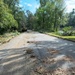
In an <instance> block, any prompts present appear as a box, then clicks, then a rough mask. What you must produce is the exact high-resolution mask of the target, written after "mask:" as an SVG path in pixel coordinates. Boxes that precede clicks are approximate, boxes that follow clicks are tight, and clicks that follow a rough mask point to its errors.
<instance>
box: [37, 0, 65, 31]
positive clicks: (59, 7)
mask: <svg viewBox="0 0 75 75" xmlns="http://www.w3.org/2000/svg"><path fill="white" fill-rule="evenodd" d="M64 10H65V7H64V1H63V0H40V7H39V8H38V9H37V11H36V16H37V17H38V19H37V23H38V28H39V29H43V30H47V31H57V30H58V29H59V28H60V25H61V24H62V23H61V22H62V20H63V15H64Z"/></svg>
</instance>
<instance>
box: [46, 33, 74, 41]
mask: <svg viewBox="0 0 75 75" xmlns="http://www.w3.org/2000/svg"><path fill="white" fill-rule="evenodd" d="M46 34H48V35H51V36H55V37H58V38H62V39H66V40H70V41H74V42H75V36H61V35H58V34H56V33H54V32H53V33H46Z"/></svg>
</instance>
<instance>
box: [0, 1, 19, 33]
mask: <svg viewBox="0 0 75 75" xmlns="http://www.w3.org/2000/svg"><path fill="white" fill-rule="evenodd" d="M0 11H1V12H0V15H1V16H0V32H2V33H3V31H7V30H9V29H10V30H11V28H13V27H14V28H18V24H17V22H16V20H15V19H14V17H13V15H12V14H11V13H10V10H9V9H8V6H7V5H6V4H4V3H3V2H2V1H0Z"/></svg>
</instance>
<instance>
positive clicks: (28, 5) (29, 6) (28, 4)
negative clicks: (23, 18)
mask: <svg viewBox="0 0 75 75" xmlns="http://www.w3.org/2000/svg"><path fill="white" fill-rule="evenodd" d="M24 4H25V5H27V6H29V7H32V5H31V4H29V3H24Z"/></svg>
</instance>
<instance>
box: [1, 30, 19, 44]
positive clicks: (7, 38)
mask: <svg viewBox="0 0 75 75" xmlns="http://www.w3.org/2000/svg"><path fill="white" fill-rule="evenodd" d="M19 34H20V33H19V32H17V31H15V32H9V33H5V34H3V35H0V44H3V43H6V42H9V41H10V40H11V39H12V38H14V37H15V36H17V35H19Z"/></svg>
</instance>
